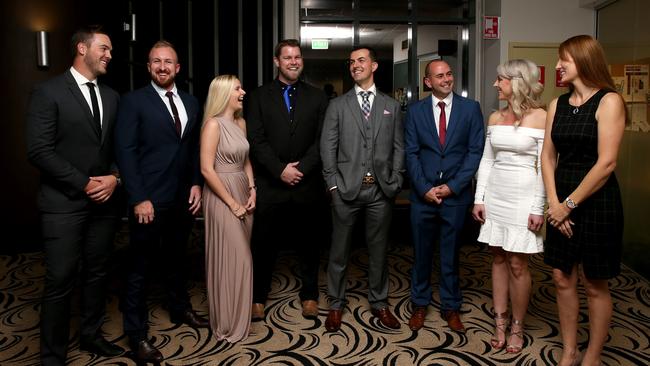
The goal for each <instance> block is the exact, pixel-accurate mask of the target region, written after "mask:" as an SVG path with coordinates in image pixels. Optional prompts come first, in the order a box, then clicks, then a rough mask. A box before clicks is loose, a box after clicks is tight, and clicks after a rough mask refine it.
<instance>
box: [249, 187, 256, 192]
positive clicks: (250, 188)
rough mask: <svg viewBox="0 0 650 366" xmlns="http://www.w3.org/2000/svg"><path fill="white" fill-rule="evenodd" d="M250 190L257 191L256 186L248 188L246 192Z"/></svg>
mask: <svg viewBox="0 0 650 366" xmlns="http://www.w3.org/2000/svg"><path fill="white" fill-rule="evenodd" d="M251 189H254V190H256V191H257V186H248V190H249V191H250V190H251Z"/></svg>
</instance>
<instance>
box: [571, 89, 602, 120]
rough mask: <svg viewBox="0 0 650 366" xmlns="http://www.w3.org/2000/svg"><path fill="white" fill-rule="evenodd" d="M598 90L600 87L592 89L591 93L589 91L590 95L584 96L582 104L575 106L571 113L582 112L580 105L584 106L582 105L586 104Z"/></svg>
mask: <svg viewBox="0 0 650 366" xmlns="http://www.w3.org/2000/svg"><path fill="white" fill-rule="evenodd" d="M597 91H598V89H594V90H592V91H591V93H589V96H588V97H587V98H584V99H583V102H582V104H580V105H579V106H577V107H573V111H572V112H571V113H573V114H578V113H580V107H582V106H583V105H584V104H585V103H586V102H587V101H588V100H589V98H591V97H592V96H593V95H594V94H596V92H597Z"/></svg>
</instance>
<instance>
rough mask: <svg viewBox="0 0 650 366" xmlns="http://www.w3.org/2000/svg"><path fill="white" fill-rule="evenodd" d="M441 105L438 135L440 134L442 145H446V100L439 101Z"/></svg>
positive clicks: (439, 105)
mask: <svg viewBox="0 0 650 366" xmlns="http://www.w3.org/2000/svg"><path fill="white" fill-rule="evenodd" d="M438 107H440V121H439V125H440V127H439V128H438V136H440V145H442V146H445V137H446V136H447V115H446V114H445V102H443V101H440V102H438Z"/></svg>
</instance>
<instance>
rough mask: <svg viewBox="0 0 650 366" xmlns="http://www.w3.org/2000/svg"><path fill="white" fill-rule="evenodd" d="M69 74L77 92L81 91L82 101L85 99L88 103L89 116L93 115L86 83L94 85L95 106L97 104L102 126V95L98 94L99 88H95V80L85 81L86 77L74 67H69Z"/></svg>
mask: <svg viewBox="0 0 650 366" xmlns="http://www.w3.org/2000/svg"><path fill="white" fill-rule="evenodd" d="M70 73H71V74H72V77H73V78H74V81H75V82H76V83H77V86H78V87H79V90H81V94H82V95H83V96H84V99H86V103H88V108H89V109H90V114H91V115H92V114H93V102H92V100H91V99H90V89H89V88H88V85H86V83H87V82H91V83H93V84H95V94H97V104H99V121H100V123H101V124H102V126H103V125H104V105H103V104H102V93H100V92H99V87H98V86H97V79H95V80H88V79H86V77H85V76H83V75H81V74H80V73H79V71H77V70H75V68H74V67H70Z"/></svg>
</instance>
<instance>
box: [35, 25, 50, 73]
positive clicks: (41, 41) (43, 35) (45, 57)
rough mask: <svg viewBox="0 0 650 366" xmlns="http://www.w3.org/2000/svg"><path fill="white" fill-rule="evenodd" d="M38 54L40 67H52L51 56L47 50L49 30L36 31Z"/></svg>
mask: <svg viewBox="0 0 650 366" xmlns="http://www.w3.org/2000/svg"><path fill="white" fill-rule="evenodd" d="M36 54H37V62H36V63H37V64H38V67H50V57H49V54H48V52H47V32H46V31H38V32H36Z"/></svg>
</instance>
